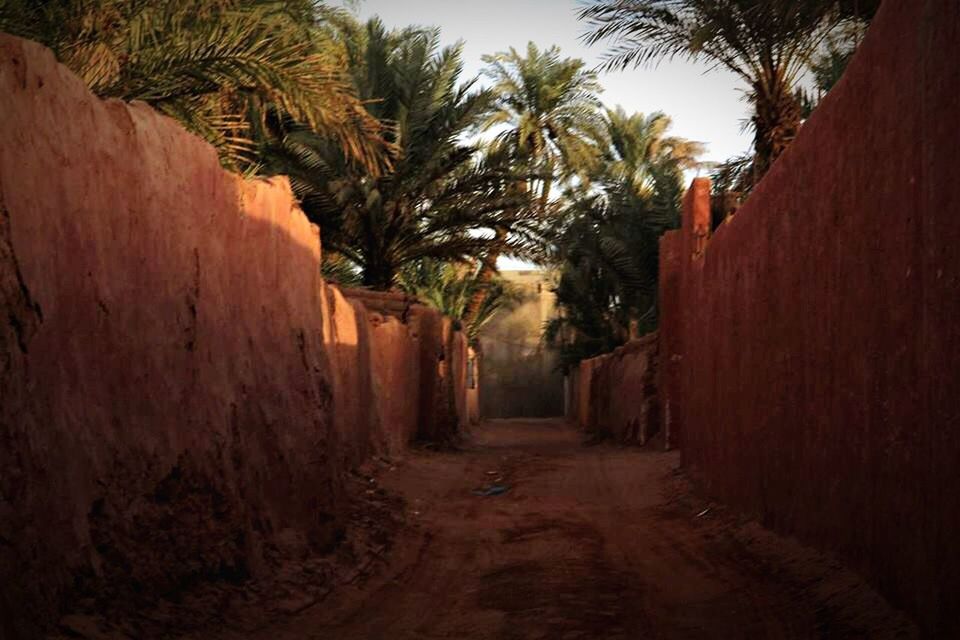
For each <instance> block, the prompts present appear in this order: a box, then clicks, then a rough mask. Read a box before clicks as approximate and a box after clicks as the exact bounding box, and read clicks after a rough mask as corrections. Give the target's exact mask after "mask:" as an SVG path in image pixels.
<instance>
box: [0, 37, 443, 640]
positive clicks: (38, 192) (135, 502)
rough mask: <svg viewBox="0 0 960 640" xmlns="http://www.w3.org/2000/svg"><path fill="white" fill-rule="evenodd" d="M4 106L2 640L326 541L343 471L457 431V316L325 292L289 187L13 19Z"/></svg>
mask: <svg viewBox="0 0 960 640" xmlns="http://www.w3.org/2000/svg"><path fill="white" fill-rule="evenodd" d="M0 113H2V114H3V117H2V118H0V145H2V146H0V318H3V320H0V576H2V578H3V579H2V580H0V636H2V637H4V638H18V637H27V638H33V637H36V636H37V634H38V632H37V629H36V626H35V625H37V624H39V625H41V626H43V625H49V624H50V623H52V622H54V621H56V619H57V617H58V616H59V614H60V613H61V612H63V611H64V610H65V609H66V608H69V606H70V603H71V602H72V601H73V600H74V599H75V598H78V597H81V596H85V595H90V594H94V595H97V596H98V597H106V598H109V599H111V600H113V599H118V598H125V597H128V596H131V594H133V593H134V592H135V593H136V594H138V597H141V598H145V599H146V600H154V599H156V597H158V596H160V595H165V594H166V595H170V594H173V593H176V592H177V591H178V590H179V589H180V588H181V587H182V586H183V585H184V584H190V583H193V582H196V581H204V580H223V579H226V580H234V579H236V580H240V579H244V578H245V577H246V576H254V577H256V576H258V575H265V574H266V573H268V572H269V571H270V570H271V564H270V562H269V561H268V560H267V558H268V557H272V556H273V555H275V553H276V551H277V549H279V548H280V547H283V548H289V547H290V545H291V544H294V543H292V542H291V541H297V542H296V543H295V544H296V545H299V546H300V547H302V548H300V549H295V550H292V552H294V553H300V552H302V553H310V552H317V553H322V552H325V551H326V550H328V549H329V548H330V547H331V545H332V544H334V542H335V540H336V539H337V537H338V532H339V530H340V529H341V528H342V527H343V526H344V523H345V515H346V511H347V508H346V507H347V505H346V504H345V491H344V486H343V482H342V478H343V474H344V472H345V470H346V468H347V467H348V466H351V465H353V464H357V463H358V462H360V461H362V459H363V458H365V457H366V456H369V455H371V454H372V453H378V452H381V451H382V450H384V449H387V450H392V449H395V448H399V447H401V446H402V445H404V444H406V443H407V442H409V441H410V440H411V439H412V438H413V437H414V432H415V430H416V428H417V424H418V423H419V421H423V422H425V423H427V424H430V425H435V426H436V428H432V429H431V430H430V431H429V433H427V434H424V435H434V434H437V433H441V431H442V430H441V429H440V427H439V425H443V426H444V427H445V428H447V429H448V430H453V431H455V430H456V428H457V425H458V418H457V416H456V414H455V411H456V405H455V403H454V402H453V397H454V392H455V391H456V390H455V389H454V386H453V385H454V384H455V383H456V379H455V378H452V377H447V378H445V379H438V380H434V381H433V386H427V387H423V386H422V384H421V383H422V382H423V378H424V376H423V375H421V373H422V370H424V369H436V362H437V358H438V355H439V356H443V355H444V349H445V348H446V349H452V348H456V346H457V345H456V344H455V332H451V331H450V330H449V320H446V319H444V318H442V317H440V316H439V314H437V313H436V312H433V311H430V310H422V311H421V312H420V314H419V315H420V318H419V319H418V320H417V321H416V322H414V321H413V320H411V321H410V322H409V323H406V322H403V321H402V320H399V319H393V320H387V321H384V322H380V323H378V320H377V317H375V316H376V314H374V313H372V312H370V311H368V310H367V308H366V307H365V305H364V304H361V303H358V302H356V301H352V300H349V299H347V298H345V297H344V296H343V295H342V294H341V292H339V291H338V290H337V289H336V288H335V287H328V286H327V285H326V284H325V283H324V282H323V281H322V279H321V277H320V245H319V236H318V232H317V229H316V227H314V226H312V225H311V224H310V223H309V222H308V221H307V219H306V218H305V216H304V215H303V214H302V213H301V212H300V210H299V209H298V208H297V206H296V203H295V202H294V200H293V197H292V195H291V192H290V188H289V185H288V184H287V181H286V179H283V178H276V179H271V180H256V181H244V180H242V179H241V178H239V177H238V176H236V175H233V174H230V173H227V172H225V171H223V170H222V169H221V168H220V165H219V163H218V160H217V157H216V154H215V153H214V151H213V149H212V148H211V147H209V146H208V145H206V144H205V143H203V142H202V141H200V140H199V139H197V138H195V137H193V136H191V135H189V134H187V133H186V132H185V131H184V130H183V129H182V128H181V127H180V126H179V125H178V124H177V123H175V122H174V121H172V120H170V119H167V118H165V117H163V116H160V115H159V114H157V113H156V112H154V111H152V110H151V109H150V108H148V107H147V106H145V105H143V104H132V105H128V104H124V103H122V102H119V101H112V100H111V101H101V100H99V99H97V98H95V97H94V96H92V95H91V94H90V93H89V92H88V91H87V89H86V87H85V86H84V85H83V83H82V82H81V81H80V80H79V79H78V78H76V77H75V76H74V75H72V74H71V73H70V72H69V71H68V70H67V69H66V68H64V67H62V66H60V65H58V64H57V63H56V62H55V61H54V59H53V56H52V55H51V54H50V53H49V52H48V51H47V50H45V49H43V48H42V47H40V46H38V45H36V44H33V43H30V42H26V41H23V40H20V39H17V38H13V37H10V36H6V35H0ZM424 327H427V330H426V332H424V331H423V328H424ZM424 336H425V337H424ZM425 354H429V356H430V358H429V362H428V365H429V366H421V358H423V357H424V355H425ZM451 358H455V356H451ZM401 382H403V383H405V386H404V387H403V391H402V393H410V392H411V390H416V391H418V392H419V391H420V390H421V389H427V391H424V392H422V393H421V395H420V396H415V397H416V401H415V402H413V403H411V402H409V400H408V398H409V397H411V396H409V395H403V396H401V395H400V393H401V388H400V383H401ZM427 382H430V381H427ZM440 383H442V384H440ZM388 389H389V393H387V392H386V391H385V390H388ZM394 392H396V393H394ZM421 396H425V397H428V399H429V401H428V400H422V398H421ZM448 397H449V398H450V402H448V401H447V398H448ZM413 405H415V409H416V415H415V416H414V414H413ZM435 414H438V415H435ZM439 414H442V415H439ZM442 434H443V435H444V436H449V435H450V434H449V433H448V432H443V433H442ZM288 550H289V549H288ZM131 597H132V596H131Z"/></svg>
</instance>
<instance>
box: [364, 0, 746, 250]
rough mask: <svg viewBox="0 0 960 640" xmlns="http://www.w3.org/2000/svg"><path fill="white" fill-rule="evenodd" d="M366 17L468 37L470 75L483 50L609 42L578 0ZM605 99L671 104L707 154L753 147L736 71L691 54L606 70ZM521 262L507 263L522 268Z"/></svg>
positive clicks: (434, 0) (416, 6) (654, 106)
mask: <svg viewBox="0 0 960 640" xmlns="http://www.w3.org/2000/svg"><path fill="white" fill-rule="evenodd" d="M352 4H353V5H354V9H355V11H356V13H357V14H358V16H359V17H360V18H361V19H366V18H369V17H372V16H374V15H379V16H380V18H381V19H382V20H383V22H384V23H385V24H386V26H387V27H388V28H389V27H404V26H408V25H414V24H416V25H430V26H437V27H439V28H440V30H441V39H442V42H443V44H453V43H455V42H456V41H457V40H462V41H463V42H464V50H463V57H464V64H465V70H464V78H471V77H473V76H476V75H479V74H480V72H481V70H482V68H483V63H482V61H481V56H483V55H484V54H487V53H496V52H498V51H505V50H507V49H508V48H509V47H511V46H512V47H515V48H517V49H518V50H521V51H522V50H524V49H526V46H527V42H529V41H531V40H532V41H533V42H535V43H536V44H537V45H538V46H540V47H541V48H546V47H549V46H551V45H558V46H559V47H560V50H561V52H562V54H563V55H564V56H568V57H577V58H581V59H583V60H584V61H586V62H587V64H588V65H590V66H591V67H592V66H594V65H596V64H597V63H598V62H599V61H600V58H601V56H602V54H603V45H598V46H594V47H587V46H586V45H584V44H583V43H582V42H581V41H580V39H579V37H580V35H582V33H583V31H584V25H583V23H581V22H579V21H578V20H577V17H576V11H577V8H578V6H579V3H578V0H472V1H461V0H447V1H443V0H355V1H354V2H352ZM600 82H601V83H602V85H603V87H604V92H603V94H601V96H600V97H601V99H602V100H603V102H604V103H605V104H607V105H609V106H616V105H621V106H623V107H624V109H626V110H627V111H628V112H636V111H639V112H641V113H651V112H653V111H663V112H665V113H667V115H669V116H670V117H671V118H672V119H673V129H672V130H671V131H672V133H673V134H674V135H679V136H682V137H685V138H688V139H691V140H698V141H700V142H703V143H705V144H706V145H707V153H706V155H705V156H704V158H703V159H704V160H711V161H723V160H726V159H727V158H730V157H732V156H735V155H739V154H741V153H743V152H745V151H747V150H748V149H749V147H750V142H751V140H750V134H749V133H745V132H743V131H741V123H742V121H743V120H744V119H745V118H746V117H747V112H748V106H747V104H746V103H745V102H744V101H743V100H742V99H741V96H742V93H741V92H740V91H739V90H738V89H742V88H743V84H742V83H741V82H740V81H739V79H738V78H737V77H736V76H734V75H733V74H731V73H729V72H727V71H724V70H720V69H715V70H709V68H708V67H707V66H706V65H705V64H702V63H700V64H694V63H690V62H687V61H685V60H674V61H664V62H662V63H660V65H659V66H657V67H654V68H640V69H631V70H628V71H617V72H610V73H602V74H601V75H600ZM516 266H517V265H516V264H514V263H512V262H511V263H510V264H504V265H502V267H503V268H515V267H516Z"/></svg>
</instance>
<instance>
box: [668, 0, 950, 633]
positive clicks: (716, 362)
mask: <svg viewBox="0 0 960 640" xmlns="http://www.w3.org/2000/svg"><path fill="white" fill-rule="evenodd" d="M957 60H960V4H958V3H956V2H955V1H954V0H923V1H920V0H918V1H916V2H884V3H883V5H882V7H881V9H880V13H879V15H878V16H877V18H876V20H875V22H874V24H873V26H872V27H871V28H870V31H869V34H868V35H867V38H866V40H865V42H864V43H863V44H862V46H861V48H860V51H859V52H858V53H857V55H856V57H855V58H854V60H853V61H852V63H851V65H850V67H849V69H848V71H847V73H846V75H845V76H844V78H843V79H842V80H841V82H840V83H839V85H838V86H837V87H836V88H835V89H834V90H833V91H832V92H831V93H830V94H829V95H828V96H827V97H826V99H825V100H824V102H823V104H822V105H821V106H820V107H819V108H818V109H817V111H816V112H815V113H814V114H813V116H812V118H810V120H809V121H808V122H807V123H806V124H805V125H804V126H803V128H802V130H801V131H800V134H799V136H798V137H797V139H796V141H795V142H794V144H793V145H792V146H791V148H790V149H789V150H788V151H787V152H786V154H785V155H784V156H783V157H782V158H780V160H779V161H778V162H777V163H776V164H775V165H774V166H773V167H772V169H771V170H770V172H769V174H768V175H767V176H766V177H765V178H764V180H763V181H762V182H761V183H760V184H759V185H758V186H757V187H756V189H755V190H754V192H753V194H752V195H751V196H750V198H749V200H748V201H747V202H746V203H745V204H744V206H743V207H742V208H740V210H739V211H738V213H737V214H736V216H735V217H734V218H733V219H732V220H731V221H729V222H727V223H725V224H723V225H722V226H721V227H720V228H719V229H718V231H717V233H716V235H715V237H714V238H712V239H711V240H710V241H709V244H708V245H706V246H705V252H703V253H702V254H701V255H700V256H695V254H696V253H697V251H696V248H697V242H698V240H697V237H696V236H695V235H693V233H694V231H695V229H694V227H695V225H694V224H693V221H694V220H695V219H696V218H697V212H698V211H700V210H702V209H703V208H707V209H709V202H708V200H707V198H708V196H707V194H706V190H707V189H708V186H709V185H706V184H704V183H700V182H695V183H694V189H693V190H692V192H691V196H690V198H688V201H687V203H686V210H685V212H684V215H685V217H686V221H687V224H686V225H685V229H684V233H683V237H682V239H681V241H680V242H678V241H677V240H676V239H675V237H668V238H667V239H666V240H665V245H664V246H665V247H667V248H669V249H670V250H673V248H676V246H677V245H678V244H679V245H680V246H681V247H682V251H683V255H682V256H681V257H680V260H679V262H680V265H679V272H678V271H677V269H676V268H675V267H674V268H673V272H672V273H671V272H668V273H666V274H664V279H663V281H662V285H663V287H664V290H663V292H662V295H661V300H662V314H663V315H662V316H661V346H662V351H663V357H664V359H665V360H667V359H669V361H670V362H671V363H672V364H670V365H668V366H670V367H672V370H671V371H669V372H668V375H666V377H665V380H666V382H665V383H664V384H665V386H666V390H665V393H666V397H667V403H668V406H669V407H670V411H671V414H672V415H671V418H670V419H671V420H675V421H676V422H675V424H677V425H679V431H680V435H681V437H682V443H683V447H682V449H683V459H684V463H685V464H686V466H687V467H688V468H689V469H690V470H691V472H692V473H693V474H694V475H695V477H697V478H699V479H700V480H701V481H702V483H703V486H704V487H705V489H706V490H707V491H709V492H710V493H711V494H713V495H715V496H717V497H719V498H721V499H723V500H724V501H727V502H729V503H731V504H734V505H736V506H738V507H739V508H741V509H743V510H744V511H747V512H752V513H755V514H758V515H759V516H760V517H761V518H762V519H763V521H764V522H765V523H766V524H768V525H770V526H772V527H774V528H775V529H778V530H780V531H782V532H785V533H789V534H793V535H796V536H797V537H799V538H800V539H802V540H804V541H806V542H808V543H811V544H814V545H816V546H819V547H821V548H826V549H830V550H833V551H834V552H836V553H838V554H839V555H840V556H842V557H843V558H844V559H845V561H846V562H848V563H850V564H852V565H853V566H855V567H857V568H858V569H859V570H860V571H861V572H862V573H864V574H865V575H866V576H867V577H869V578H870V579H872V580H873V581H874V582H875V583H876V584H877V585H878V586H879V588H880V589H881V590H882V591H883V592H884V593H886V594H887V595H888V596H889V597H890V598H891V599H892V600H893V601H894V602H895V603H897V604H899V605H901V606H903V607H905V608H906V609H908V610H909V611H911V612H912V613H913V614H915V615H916V616H917V617H918V619H919V620H920V622H921V623H922V624H923V625H924V627H925V629H926V632H927V633H928V634H929V635H930V637H958V636H960V615H958V614H957V611H960V548H958V547H957V545H956V540H957V538H958V536H960V494H958V493H957V490H956V481H957V474H958V469H960V428H958V427H960V400H958V398H960V370H958V367H957V365H958V363H960V324H958V321H957V319H958V318H960V295H958V292H960V262H958V260H957V247H958V246H960V195H958V188H957V185H958V184H960V164H958V163H957V161H956V157H955V155H956V149H957V148H958V145H960V135H958V133H957V121H958V117H960V66H958V65H957Z"/></svg>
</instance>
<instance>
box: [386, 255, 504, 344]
mask: <svg viewBox="0 0 960 640" xmlns="http://www.w3.org/2000/svg"><path fill="white" fill-rule="evenodd" d="M479 275H480V266H479V265H478V264H476V263H474V262H465V263H451V262H439V261H437V260H429V259H427V260H421V261H419V262H416V263H411V264H410V265H408V266H407V267H406V268H405V269H403V270H402V271H401V273H400V284H401V287H402V288H403V289H404V290H406V291H408V292H410V293H412V294H414V295H416V296H417V298H418V299H419V300H420V301H421V302H423V303H425V304H427V305H429V306H431V307H433V308H434V309H437V310H438V311H440V312H441V313H443V314H444V315H446V316H448V317H450V318H453V319H454V320H455V321H456V322H457V323H458V324H459V329H460V330H461V331H463V333H464V335H466V336H467V338H468V340H469V341H470V344H471V345H472V346H474V347H477V346H479V340H480V332H481V331H482V330H483V328H484V327H485V326H486V325H487V324H489V323H490V321H491V320H493V318H494V317H495V316H496V315H497V313H499V312H500V310H501V309H505V308H508V307H510V306H512V305H514V304H516V303H518V302H520V301H521V298H522V296H521V294H520V292H519V291H518V290H517V289H516V288H515V287H512V286H511V285H510V283H509V282H507V281H506V280H503V279H501V278H494V280H493V282H491V283H487V284H486V285H485V286H486V288H487V290H488V291H487V293H488V295H487V296H486V298H485V299H484V303H483V307H482V308H481V309H480V312H479V313H477V314H476V316H475V317H474V318H472V319H469V320H468V319H466V318H465V317H464V316H465V313H466V310H467V305H468V304H469V302H470V300H471V299H472V297H473V294H474V293H475V291H476V289H477V288H478V287H480V286H482V283H481V282H480V279H479Z"/></svg>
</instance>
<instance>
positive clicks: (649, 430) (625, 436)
mask: <svg viewBox="0 0 960 640" xmlns="http://www.w3.org/2000/svg"><path fill="white" fill-rule="evenodd" d="M658 346H659V338H658V336H657V334H656V333H652V334H650V335H647V336H644V337H643V338H639V339H637V340H631V341H630V342H628V343H627V344H625V345H623V346H622V347H619V348H618V349H616V350H614V351H613V352H612V353H609V354H605V355H602V356H598V357H596V358H591V359H590V360H585V361H583V362H581V363H580V369H579V371H578V372H577V385H578V388H579V390H580V392H579V393H578V394H577V395H576V399H575V404H576V405H577V406H576V407H575V408H574V412H575V413H576V414H577V415H579V416H581V427H582V428H584V429H585V430H586V431H587V432H588V433H590V434H592V437H593V438H595V439H598V440H599V439H604V438H612V439H614V440H615V441H617V442H619V443H621V444H635V445H645V444H647V443H648V442H649V441H650V439H651V438H653V437H654V436H655V435H656V434H657V433H659V431H660V420H661V418H660V414H661V412H660V395H659V391H658V388H657V373H658V358H659V353H658Z"/></svg>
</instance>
